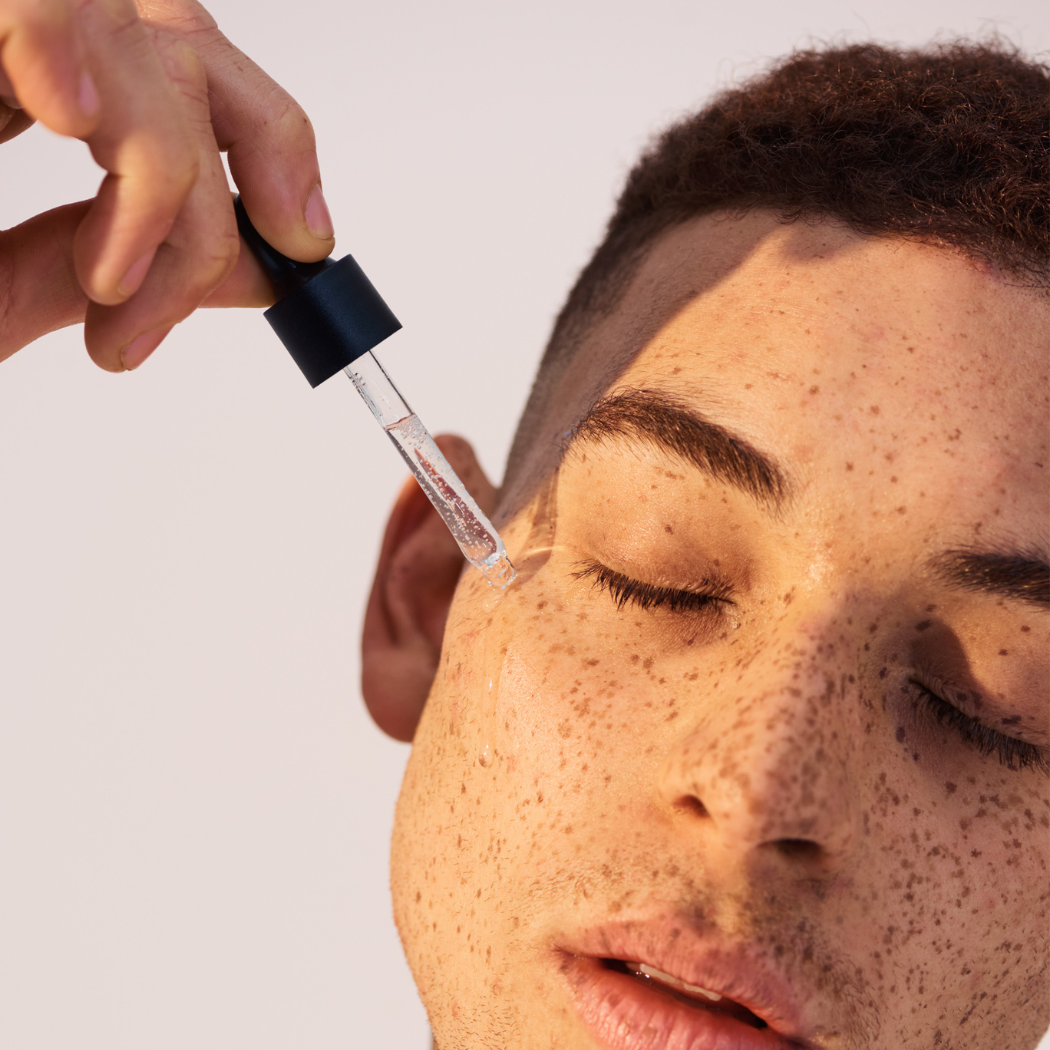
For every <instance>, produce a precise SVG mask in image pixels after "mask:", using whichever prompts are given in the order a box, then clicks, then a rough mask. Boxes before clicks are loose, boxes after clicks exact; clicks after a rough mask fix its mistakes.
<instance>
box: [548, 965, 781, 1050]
mask: <svg viewBox="0 0 1050 1050" xmlns="http://www.w3.org/2000/svg"><path fill="white" fill-rule="evenodd" d="M561 970H562V973H563V975H564V976H565V978H566V980H567V981H568V984H569V989H570V992H571V994H572V998H573V1002H574V1003H575V1006H576V1010H577V1012H578V1013H579V1015H580V1017H582V1018H583V1021H584V1023H585V1024H586V1025H587V1027H588V1028H589V1029H590V1032H591V1034H592V1035H593V1036H594V1037H595V1038H596V1039H597V1040H598V1041H599V1042H600V1043H601V1044H602V1046H605V1047H608V1048H609V1050H643V1048H644V1050H798V1046H799V1044H798V1043H795V1042H793V1041H791V1040H789V1039H785V1038H784V1037H783V1036H781V1035H777V1034H776V1033H775V1032H773V1031H772V1030H771V1029H768V1028H752V1027H751V1026H750V1025H747V1024H745V1023H744V1022H743V1021H738V1020H737V1019H736V1018H735V1017H730V1016H728V1015H727V1014H720V1013H716V1012H715V1011H713V1010H706V1009H704V1007H702V1006H699V1005H698V1006H696V1007H695V1008H694V1007H691V1006H687V1005H686V1004H685V1003H682V1002H680V1001H678V1000H677V999H675V998H673V997H672V996H671V995H669V994H667V993H665V992H662V991H661V990H660V989H659V988H658V987H655V986H653V985H652V984H650V983H649V982H647V981H642V980H641V979H639V978H637V977H631V976H630V975H628V974H625V973H619V972H618V971H616V970H610V969H609V968H608V967H606V966H605V965H603V963H602V962H601V961H600V960H598V959H592V958H589V957H586V956H578V955H569V954H567V953H566V954H565V955H564V956H563V957H562V965H561Z"/></svg>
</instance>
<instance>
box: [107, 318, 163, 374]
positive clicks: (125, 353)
mask: <svg viewBox="0 0 1050 1050" xmlns="http://www.w3.org/2000/svg"><path fill="white" fill-rule="evenodd" d="M174 327H175V326H174V325H170V324H169V325H168V326H167V327H166V328H154V329H153V331H152V332H144V333H143V334H142V335H140V336H138V338H136V339H132V340H131V342H130V343H128V345H127V346H126V347H124V349H123V350H122V351H121V354H120V363H121V364H122V365H123V366H124V368H125V369H126V370H127V371H128V372H131V371H132V370H134V369H136V368H138V366H139V365H141V364H142V362H143V361H145V360H146V358H147V357H149V355H150V354H152V353H153V351H154V350H156V349H157V347H158V346H160V344H161V343H162V342H163V341H164V337H165V336H166V335H167V334H168V332H170V331H171V330H172V328H174Z"/></svg>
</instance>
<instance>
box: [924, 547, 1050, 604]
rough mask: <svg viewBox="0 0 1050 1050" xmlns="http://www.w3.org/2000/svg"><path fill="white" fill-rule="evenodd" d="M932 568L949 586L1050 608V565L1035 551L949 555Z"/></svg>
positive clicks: (962, 551) (936, 559)
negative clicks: (1034, 552)
mask: <svg viewBox="0 0 1050 1050" xmlns="http://www.w3.org/2000/svg"><path fill="white" fill-rule="evenodd" d="M930 567H931V568H932V569H933V571H934V573H935V574H936V575H937V576H939V577H940V578H941V579H942V580H944V581H945V583H948V584H951V585H952V586H954V587H959V588H962V589H964V590H968V591H980V592H983V593H984V594H991V595H997V596H998V597H1000V598H1008V599H1010V600H1011V601H1017V602H1025V603H1027V604H1029V605H1035V606H1037V607H1039V608H1043V609H1045V608H1047V607H1048V606H1050V565H1048V564H1047V562H1046V560H1045V559H1044V558H1041V557H1039V556H1038V555H1036V554H1033V553H1032V552H1031V551H978V550H970V549H967V548H963V549H959V550H950V551H945V552H944V553H943V554H939V555H937V556H936V557H934V558H933V559H932V561H931V565H930Z"/></svg>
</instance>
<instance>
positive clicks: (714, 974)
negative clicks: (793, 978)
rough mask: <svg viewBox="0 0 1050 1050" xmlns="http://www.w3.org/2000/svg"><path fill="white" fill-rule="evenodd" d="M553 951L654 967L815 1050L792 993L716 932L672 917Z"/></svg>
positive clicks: (601, 932) (751, 950)
mask: <svg viewBox="0 0 1050 1050" xmlns="http://www.w3.org/2000/svg"><path fill="white" fill-rule="evenodd" d="M559 947H560V948H561V950H562V951H564V952H568V953H570V954H572V955H575V956H589V957H591V958H593V959H610V960H613V959H615V960H620V961H622V962H633V963H645V964H647V965H649V966H652V967H655V968H656V969H658V970H662V971H663V972H664V973H667V974H670V975H671V976H672V977H676V978H677V979H678V980H680V981H685V982H686V983H688V984H692V985H698V986H699V987H701V988H706V989H707V990H708V991H711V992H717V993H718V994H719V995H722V996H725V997H726V998H728V999H732V1000H733V1001H734V1002H737V1003H739V1004H740V1005H742V1006H745V1007H747V1009H748V1010H750V1011H751V1012H752V1013H753V1014H755V1015H756V1016H757V1017H760V1018H761V1019H762V1020H763V1021H765V1022H766V1024H767V1025H769V1027H770V1028H771V1029H773V1031H775V1032H776V1033H777V1034H779V1035H781V1036H783V1037H784V1038H785V1039H789V1040H792V1041H794V1042H796V1043H798V1044H799V1045H800V1046H802V1047H806V1048H810V1050H816V1044H814V1043H812V1042H811V1041H810V1040H811V1038H812V1036H813V1034H814V1025H813V1024H812V1021H811V1020H810V1019H809V1018H807V1016H806V1010H805V1009H804V1007H803V1005H802V1003H801V1002H800V1001H799V997H798V995H797V993H796V990H795V989H794V988H793V987H792V986H791V984H789V983H788V981H787V980H786V979H785V978H784V977H783V976H782V975H780V974H779V973H778V972H777V971H776V970H775V969H774V968H773V967H772V966H771V965H770V961H769V959H768V956H767V955H766V954H765V953H764V952H760V951H756V949H755V946H754V945H750V944H747V943H746V942H740V941H733V940H731V939H730V938H727V937H725V936H723V935H720V934H719V933H718V932H717V931H704V932H700V931H698V930H697V929H696V928H695V927H694V926H693V925H692V923H691V921H690V920H688V919H685V918H681V917H679V916H674V915H672V916H660V917H655V918H653V919H651V920H646V919H641V920H629V919H628V920H623V921H619V922H612V923H603V924H602V925H599V926H594V927H591V928H589V929H585V930H582V931H580V933H578V934H577V935H576V936H575V937H573V938H572V939H571V941H563V942H562V943H561V945H560V946H559Z"/></svg>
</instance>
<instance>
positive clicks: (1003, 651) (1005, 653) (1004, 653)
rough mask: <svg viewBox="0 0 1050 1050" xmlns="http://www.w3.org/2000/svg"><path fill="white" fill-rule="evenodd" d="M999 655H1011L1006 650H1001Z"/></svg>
mask: <svg viewBox="0 0 1050 1050" xmlns="http://www.w3.org/2000/svg"><path fill="white" fill-rule="evenodd" d="M999 655H1000V656H1009V655H1010V654H1009V652H1008V651H1007V650H1006V649H1000V650H999Z"/></svg>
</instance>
